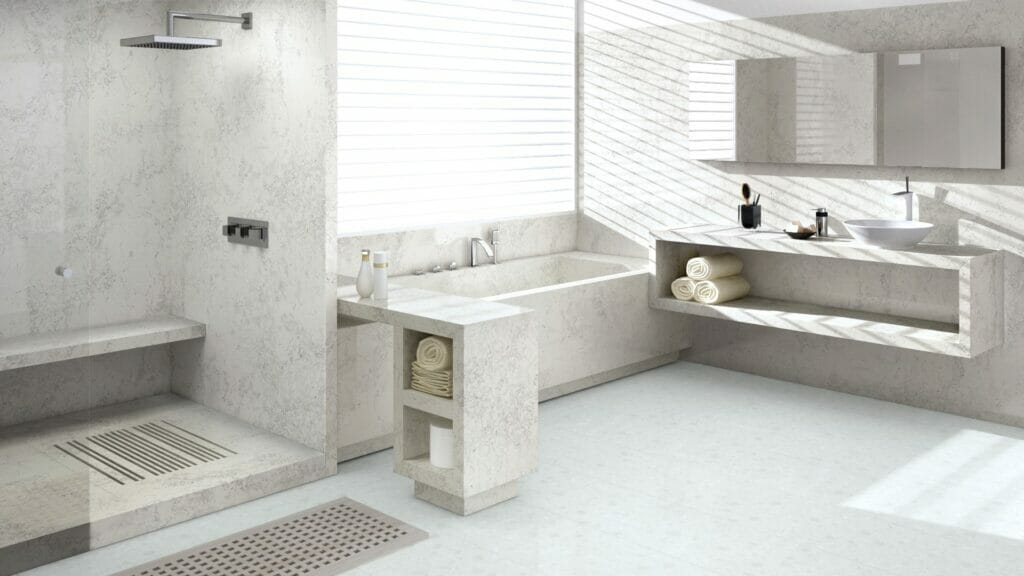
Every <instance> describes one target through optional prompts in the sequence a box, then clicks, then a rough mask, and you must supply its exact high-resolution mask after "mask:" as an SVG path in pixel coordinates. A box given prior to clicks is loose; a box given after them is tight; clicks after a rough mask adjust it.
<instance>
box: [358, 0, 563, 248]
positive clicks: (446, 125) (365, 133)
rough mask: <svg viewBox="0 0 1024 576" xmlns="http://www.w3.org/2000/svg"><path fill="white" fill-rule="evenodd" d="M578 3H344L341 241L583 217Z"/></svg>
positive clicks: (500, 0)
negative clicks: (431, 228)
mask: <svg viewBox="0 0 1024 576" xmlns="http://www.w3.org/2000/svg"><path fill="white" fill-rule="evenodd" d="M574 129H575V0H536V1H534V0H495V1H487V2H481V1H480V0H339V1H338V223H339V228H338V231H339V233H341V234H355V233H362V232H370V231H380V230H392V229H402V228H411V227H417V226H424V225H428V224H429V225H433V224H440V223H446V222H467V221H476V220H487V219H496V218H508V217H517V216H526V215H531V214H546V213H552V212H562V211H572V210H574V209H575V146H574V140H575V135H574Z"/></svg>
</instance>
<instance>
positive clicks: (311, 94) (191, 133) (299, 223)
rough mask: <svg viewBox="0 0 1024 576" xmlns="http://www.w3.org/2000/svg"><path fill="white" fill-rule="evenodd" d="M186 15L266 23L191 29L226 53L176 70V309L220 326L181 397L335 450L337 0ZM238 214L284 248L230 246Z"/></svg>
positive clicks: (177, 356)
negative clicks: (250, 17) (263, 223)
mask: <svg viewBox="0 0 1024 576" xmlns="http://www.w3.org/2000/svg"><path fill="white" fill-rule="evenodd" d="M173 6H175V7H177V8H179V9H186V8H187V9H188V10H193V11H208V12H214V13H224V14H238V13H241V12H243V11H245V12H249V11H251V12H253V13H254V24H253V29H252V30H248V31H242V30H241V29H240V27H239V28H235V27H233V26H230V27H229V26H225V25H223V24H218V23H204V22H188V23H184V24H182V26H188V32H189V33H190V34H195V35H199V36H204V35H210V36H214V37H219V38H222V39H223V40H224V45H223V47H221V48H218V49H212V50H196V51H193V52H185V53H181V54H179V58H178V59H177V61H176V62H175V63H174V65H173V67H171V71H172V75H171V82H173V85H174V91H175V98H174V113H173V115H174V117H175V122H176V128H175V132H174V138H175V141H176V143H177V145H176V147H175V157H174V162H175V175H176V179H175V186H174V188H175V191H176V194H177V195H176V198H175V200H176V205H177V210H178V211H179V213H180V216H181V224H180V229H179V231H178V235H177V239H178V246H177V250H178V253H177V256H178V258H179V259H180V265H181V267H182V268H181V269H182V274H181V286H180V290H181V297H180V300H179V303H178V305H177V306H176V307H177V309H178V310H179V312H180V313H181V314H182V315H183V316H185V317H188V318H192V319H194V320H198V321H200V322H205V323H206V324H207V335H206V338H205V339H204V340H203V341H200V342H194V343H183V344H180V345H176V346H175V353H174V374H173V383H172V387H173V390H174V391H175V392H177V393H179V394H182V395H184V396H187V397H189V398H192V399H194V400H196V401H198V402H200V403H202V404H204V405H207V406H210V407H212V408H215V409H217V410H220V411H223V412H226V413H228V414H231V415H234V416H237V417H239V418H242V419H243V420H246V421H248V422H251V423H253V424H255V425H257V426H259V427H261V428H263V429H266V430H269V431H271V432H275V433H278V434H281V435H282V436H285V437H287V438H290V439H292V440H296V441H298V442H301V443H303V444H305V445H307V446H310V447H313V448H316V449H318V450H326V449H327V446H328V444H329V438H328V437H329V436H330V435H331V434H332V432H331V429H332V428H331V427H332V423H331V421H330V420H331V419H333V413H329V412H331V411H333V410H334V406H333V403H334V401H335V399H334V392H333V390H334V388H333V387H334V384H333V378H331V379H330V382H331V384H330V386H328V385H327V383H326V379H327V378H328V376H329V375H331V376H333V374H334V356H333V354H334V350H333V346H328V344H329V343H330V342H331V341H332V339H333V337H334V331H335V328H334V325H333V322H334V314H333V313H332V312H331V310H330V309H329V307H330V305H331V299H330V298H326V297H325V292H327V293H330V294H331V295H333V292H334V290H333V286H334V270H333V256H332V257H328V253H327V252H328V248H327V247H328V246H329V245H333V241H331V242H328V241H326V240H325V234H327V236H328V237H329V238H331V239H332V240H333V237H334V234H335V231H334V225H333V220H334V218H333V214H334V212H333V211H331V210H330V209H331V208H332V207H333V202H334V201H335V199H334V185H333V182H329V181H328V180H327V175H328V173H329V171H330V169H329V168H328V166H329V162H331V154H332V151H333V149H334V144H333V135H334V134H333V131H332V129H331V126H332V124H333V114H332V112H331V109H330V102H331V98H332V96H331V95H332V92H331V90H332V81H331V76H332V75H333V73H334V70H333V65H332V62H333V61H332V60H331V56H330V53H329V46H330V45H329V42H331V40H330V37H329V35H328V34H327V30H328V24H333V22H328V21H327V13H328V12H327V8H326V3H325V2H324V1H323V0H302V1H291V0H256V1H253V0H246V1H244V2H211V1H206V2H196V1H194V0H191V1H189V2H181V3H177V2H176V3H175V4H173ZM330 28H331V29H333V25H332V26H330ZM328 214H330V215H331V217H330V218H328ZM228 216H240V217H245V218H255V219H260V220H268V221H269V223H270V234H269V239H270V247H269V248H268V249H266V250H261V249H257V248H253V247H249V246H244V245H240V244H229V243H228V242H227V240H226V239H225V238H224V237H222V236H221V229H220V227H221V225H222V224H223V223H225V222H226V221H227V217H228ZM328 220H329V221H331V222H328ZM335 298H336V297H335ZM325 308H326V309H325ZM328 318H330V320H329V321H328ZM328 326H330V327H328ZM328 405H330V411H329V410H328ZM330 440H331V441H332V440H333V438H331V439H330ZM330 444H331V445H332V446H333V442H330Z"/></svg>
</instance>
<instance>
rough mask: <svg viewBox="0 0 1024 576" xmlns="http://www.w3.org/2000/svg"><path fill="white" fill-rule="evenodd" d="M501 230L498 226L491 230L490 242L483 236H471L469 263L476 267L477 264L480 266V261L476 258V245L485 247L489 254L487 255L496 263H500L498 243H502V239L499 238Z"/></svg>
mask: <svg viewBox="0 0 1024 576" xmlns="http://www.w3.org/2000/svg"><path fill="white" fill-rule="evenodd" d="M499 232H500V230H498V229H497V228H494V229H493V230H491V241H490V243H488V242H487V241H486V240H484V239H483V238H470V240H469V265H470V266H471V267H475V266H479V265H480V263H479V262H478V261H477V258H476V247H477V246H479V247H481V248H483V249H484V252H485V253H486V254H487V257H488V258H490V259H491V262H493V263H494V264H497V263H498V244H500V240H499V239H498V233H499Z"/></svg>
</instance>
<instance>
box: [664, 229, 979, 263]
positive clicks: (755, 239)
mask: <svg viewBox="0 0 1024 576" xmlns="http://www.w3.org/2000/svg"><path fill="white" fill-rule="evenodd" d="M652 234H653V236H654V238H655V239H657V240H663V241H668V242H679V243H684V244H695V245H701V246H717V247H723V248H735V249H738V250H760V251H764V252H775V253H781V254H803V255H805V256H815V257H820V258H842V259H847V260H860V261H864V262H880V263H887V264H898V265H903V266H920V267H925V268H943V269H949V270H958V269H960V268H963V267H964V266H967V265H969V264H970V262H971V260H973V259H975V258H979V257H988V256H993V255H995V254H997V253H998V251H996V250H989V249H987V248H981V247H978V246H956V245H948V244H919V245H917V246H915V247H914V248H912V249H910V250H889V249H886V248H878V247H876V246H867V245H865V244H860V243H859V242H857V241H855V240H854V239H852V238H847V237H829V238H818V237H812V238H809V239H807V240H794V239H792V238H790V237H789V236H787V235H786V233H785V232H781V231H774V230H745V229H743V228H739V227H736V226H722V225H719V224H699V225H695V226H686V227H682V228H673V229H671V230H661V231H655V232H653V233H652Z"/></svg>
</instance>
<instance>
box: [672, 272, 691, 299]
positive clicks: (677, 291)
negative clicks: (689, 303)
mask: <svg viewBox="0 0 1024 576" xmlns="http://www.w3.org/2000/svg"><path fill="white" fill-rule="evenodd" d="M696 286H697V283H696V282H694V281H693V279H692V278H689V277H687V276H683V277H682V278H676V279H675V280H673V281H672V295H673V296H675V297H676V298H677V299H679V300H693V289H694V288H695V287H696Z"/></svg>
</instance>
